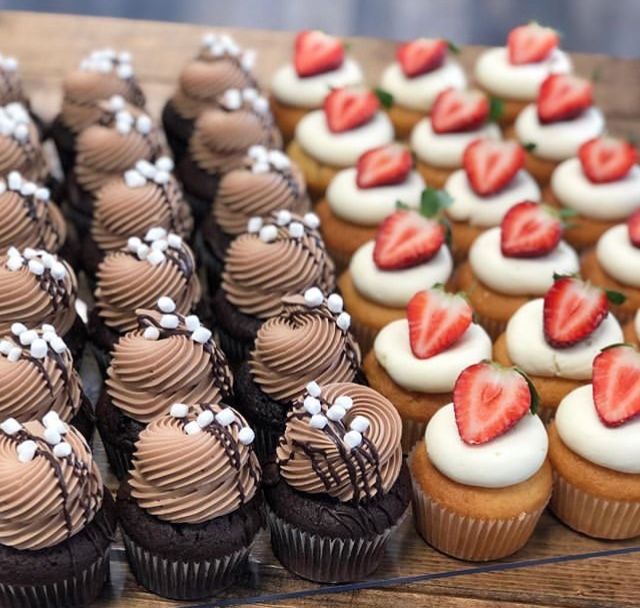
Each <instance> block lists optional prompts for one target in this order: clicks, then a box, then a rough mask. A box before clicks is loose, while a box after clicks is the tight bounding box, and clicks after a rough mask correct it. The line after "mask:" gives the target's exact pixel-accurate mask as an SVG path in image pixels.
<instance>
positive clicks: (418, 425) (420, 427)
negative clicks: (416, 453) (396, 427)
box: [402, 418, 427, 454]
mask: <svg viewBox="0 0 640 608" xmlns="http://www.w3.org/2000/svg"><path fill="white" fill-rule="evenodd" d="M426 428H427V423H426V422H418V421H417V420H411V419H410V418H403V419H402V453H403V454H410V453H411V450H413V447H414V446H415V445H416V443H418V441H420V440H421V439H422V438H423V437H424V432H425V430H426Z"/></svg>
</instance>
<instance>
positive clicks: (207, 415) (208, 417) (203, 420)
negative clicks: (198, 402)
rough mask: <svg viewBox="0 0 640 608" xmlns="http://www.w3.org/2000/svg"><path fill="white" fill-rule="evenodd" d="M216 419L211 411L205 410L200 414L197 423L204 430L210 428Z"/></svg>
mask: <svg viewBox="0 0 640 608" xmlns="http://www.w3.org/2000/svg"><path fill="white" fill-rule="evenodd" d="M213 419H214V415H213V412H212V411H211V410H204V411H202V412H200V413H199V414H198V418H197V422H198V426H199V427H200V428H201V429H203V428H205V427H207V426H209V425H210V424H211V423H212V422H213Z"/></svg>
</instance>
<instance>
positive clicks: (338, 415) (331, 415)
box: [327, 403, 347, 422]
mask: <svg viewBox="0 0 640 608" xmlns="http://www.w3.org/2000/svg"><path fill="white" fill-rule="evenodd" d="M346 413H347V412H346V410H345V409H344V408H343V407H341V406H339V405H336V404H335V403H334V404H333V405H332V406H331V407H330V408H329V409H328V410H327V418H328V419H329V420H333V421H334V422H338V421H340V420H342V419H343V418H344V417H345V415H346Z"/></svg>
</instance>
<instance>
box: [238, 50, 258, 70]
mask: <svg viewBox="0 0 640 608" xmlns="http://www.w3.org/2000/svg"><path fill="white" fill-rule="evenodd" d="M240 65H241V66H242V69H243V70H244V71H245V72H250V71H251V70H253V68H254V66H255V65H256V52H255V51H254V50H253V49H246V50H245V51H244V53H242V57H241V58H240Z"/></svg>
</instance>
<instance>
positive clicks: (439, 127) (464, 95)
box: [431, 88, 490, 133]
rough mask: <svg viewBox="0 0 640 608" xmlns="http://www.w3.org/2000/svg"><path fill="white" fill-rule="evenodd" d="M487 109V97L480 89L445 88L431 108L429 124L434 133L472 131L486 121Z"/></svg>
mask: <svg viewBox="0 0 640 608" xmlns="http://www.w3.org/2000/svg"><path fill="white" fill-rule="evenodd" d="M489 109H490V108H489V99H488V98H487V96H486V95H485V94H484V93H482V92H480V91H476V90H468V91H459V90H457V89H454V88H449V89H445V90H444V91H442V93H440V94H439V95H438V97H436V100H435V102H434V104H433V107H432V108H431V126H432V128H433V130H434V131H435V132H436V133H459V132H461V131H473V130H474V129H477V128H479V127H481V126H482V125H483V124H484V123H485V122H486V121H487V119H488V118H489Z"/></svg>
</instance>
